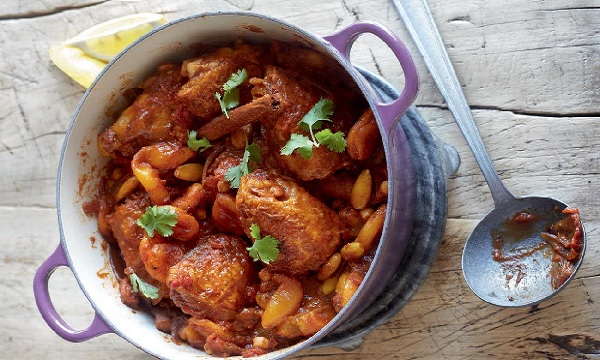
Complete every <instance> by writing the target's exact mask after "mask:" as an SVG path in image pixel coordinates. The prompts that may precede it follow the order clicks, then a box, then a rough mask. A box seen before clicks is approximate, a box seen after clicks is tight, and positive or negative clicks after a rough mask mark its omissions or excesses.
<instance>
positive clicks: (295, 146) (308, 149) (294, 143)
mask: <svg viewBox="0 0 600 360" xmlns="http://www.w3.org/2000/svg"><path fill="white" fill-rule="evenodd" d="M313 145H314V144H313V142H312V141H310V139H309V138H308V137H307V136H304V135H300V134H292V135H291V136H290V140H289V141H288V142H287V143H286V144H285V145H284V146H283V147H282V148H281V152H280V153H281V155H291V154H292V153H293V152H294V150H298V153H299V154H300V156H302V158H303V159H308V158H311V157H312V156H313V151H312V148H313Z"/></svg>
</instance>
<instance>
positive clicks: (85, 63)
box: [50, 13, 165, 88]
mask: <svg viewBox="0 0 600 360" xmlns="http://www.w3.org/2000/svg"><path fill="white" fill-rule="evenodd" d="M164 23H165V18H164V17H163V16H162V15H160V14H153V13H141V14H132V15H127V16H123V17H119V18H116V19H112V20H109V21H106V22H103V23H100V24H98V25H95V26H93V27H91V28H89V29H87V30H85V31H83V32H82V33H80V34H79V35H77V36H75V37H74V38H72V39H69V40H66V41H64V42H63V43H61V44H58V45H54V46H52V47H51V48H50V60H52V62H53V63H54V64H55V65H56V66H57V67H58V68H59V69H61V70H62V71H63V72H65V73H66V74H67V75H68V76H69V77H71V78H72V79H73V80H75V81H76V82H77V83H79V84H80V85H82V86H83V87H85V88H88V87H89V86H90V85H91V84H92V82H93V81H94V79H95V78H96V77H97V76H98V74H99V73H100V72H101V71H102V69H104V67H105V66H106V64H107V63H108V62H109V61H110V60H111V59H112V58H113V57H114V56H115V55H117V54H118V53H119V52H121V51H122V50H123V49H124V48H125V47H127V46H128V45H129V44H131V43H132V42H134V41H135V40H137V39H138V38H140V37H141V36H142V35H144V34H146V33H147V32H149V31H151V30H152V29H154V28H157V27H158V26H160V25H162V24H164Z"/></svg>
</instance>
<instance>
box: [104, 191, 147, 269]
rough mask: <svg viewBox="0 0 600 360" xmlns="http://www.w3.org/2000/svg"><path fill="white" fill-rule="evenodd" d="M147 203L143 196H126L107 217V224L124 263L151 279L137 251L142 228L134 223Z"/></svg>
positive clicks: (142, 234)
mask: <svg viewBox="0 0 600 360" xmlns="http://www.w3.org/2000/svg"><path fill="white" fill-rule="evenodd" d="M149 204H150V202H149V200H148V198H147V197H145V196H136V197H131V198H128V199H127V200H125V201H124V202H123V203H122V204H121V205H119V206H118V207H117V208H116V209H115V211H114V213H113V214H112V215H111V216H110V219H109V225H110V227H111V230H112V233H113V236H114V238H115V239H116V240H117V243H118V244H119V249H121V255H123V260H124V261H125V265H126V266H127V267H130V268H131V269H133V270H134V271H135V272H136V273H137V274H138V275H139V276H140V277H142V278H144V279H145V280H148V279H151V277H150V276H149V275H147V273H146V270H145V268H144V263H143V262H142V259H141V257H140V251H139V245H140V241H141V240H142V238H143V237H144V230H143V229H142V228H141V227H139V226H138V225H137V224H136V221H137V219H138V218H139V217H140V216H142V214H143V213H144V211H145V210H146V207H147V206H148V205H149Z"/></svg>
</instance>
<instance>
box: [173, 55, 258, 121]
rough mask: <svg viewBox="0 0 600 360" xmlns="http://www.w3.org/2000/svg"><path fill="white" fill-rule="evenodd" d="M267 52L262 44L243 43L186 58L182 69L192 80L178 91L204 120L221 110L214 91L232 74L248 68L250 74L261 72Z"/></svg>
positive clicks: (184, 102) (185, 101) (251, 75)
mask: <svg viewBox="0 0 600 360" xmlns="http://www.w3.org/2000/svg"><path fill="white" fill-rule="evenodd" d="M265 54H266V53H265V51H264V49H263V48H262V47H260V46H251V45H247V44H242V45H239V46H234V47H232V48H230V47H224V48H219V49H217V50H216V51H214V52H211V53H208V54H206V55H202V56H200V57H198V58H195V59H190V60H186V61H185V62H184V63H183V67H182V69H181V71H182V74H183V75H184V76H186V77H188V78H189V81H188V82H187V83H186V84H185V85H184V86H183V87H182V88H181V90H180V91H179V93H178V94H177V96H178V98H179V100H180V101H181V102H182V103H183V104H185V106H186V107H187V109H188V110H189V111H191V112H192V113H193V114H194V115H196V116H198V117H199V118H201V119H212V118H213V117H215V116H218V115H219V114H220V113H221V107H220V106H219V102H218V101H217V99H216V98H215V93H217V92H218V93H222V86H223V84H224V83H225V82H227V80H229V77H230V76H231V74H233V73H235V72H236V71H238V70H241V69H246V71H247V72H248V76H249V77H254V76H261V75H262V64H263V63H264V62H265Z"/></svg>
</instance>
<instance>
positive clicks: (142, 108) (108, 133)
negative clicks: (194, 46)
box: [98, 65, 187, 157]
mask: <svg viewBox="0 0 600 360" xmlns="http://www.w3.org/2000/svg"><path fill="white" fill-rule="evenodd" d="M181 79H182V77H181V75H180V73H179V68H178V67H176V66H175V65H163V66H161V67H160V68H159V70H158V72H157V73H156V74H155V75H154V76H153V77H151V78H150V79H148V80H147V81H146V82H145V83H144V84H142V89H143V91H144V92H143V93H142V94H141V95H139V96H138V97H137V98H136V100H135V101H134V102H133V104H131V105H130V106H129V107H128V108H127V109H125V110H124V111H123V112H122V113H121V115H120V116H119V118H118V119H117V120H116V121H115V122H114V124H113V125H111V126H110V127H109V128H108V129H106V130H105V131H104V132H103V133H102V134H101V135H100V136H99V139H98V142H99V147H100V151H101V153H103V154H105V155H108V156H113V157H117V156H125V157H132V156H133V155H134V154H135V153H136V152H137V151H138V150H139V149H141V148H142V147H143V146H146V145H150V144H153V143H155V142H158V141H173V140H176V139H179V140H181V141H187V131H186V130H185V129H183V128H182V127H181V126H178V125H174V123H175V121H174V119H176V118H178V117H180V116H182V111H183V110H182V109H181V105H180V104H179V103H178V102H177V101H176V99H175V93H176V91H177V90H178V89H179V88H180V87H181Z"/></svg>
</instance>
